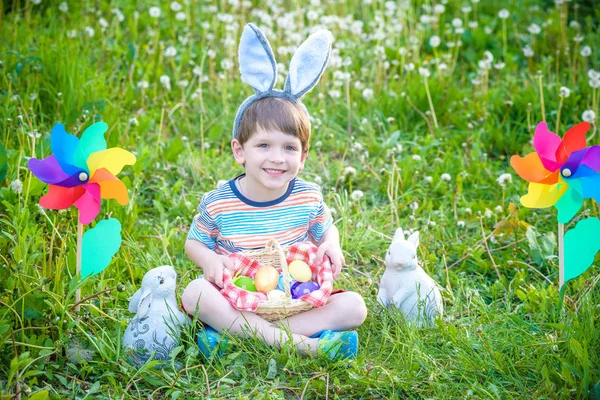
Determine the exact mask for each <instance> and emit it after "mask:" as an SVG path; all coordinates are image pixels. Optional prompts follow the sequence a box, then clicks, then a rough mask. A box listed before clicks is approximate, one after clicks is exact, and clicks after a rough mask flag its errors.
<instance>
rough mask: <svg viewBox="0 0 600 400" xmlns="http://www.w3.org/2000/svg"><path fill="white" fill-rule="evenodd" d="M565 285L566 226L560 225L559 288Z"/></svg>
mask: <svg viewBox="0 0 600 400" xmlns="http://www.w3.org/2000/svg"><path fill="white" fill-rule="evenodd" d="M564 284H565V225H564V224H563V223H561V222H559V223H558V287H559V289H562V287H563V285H564Z"/></svg>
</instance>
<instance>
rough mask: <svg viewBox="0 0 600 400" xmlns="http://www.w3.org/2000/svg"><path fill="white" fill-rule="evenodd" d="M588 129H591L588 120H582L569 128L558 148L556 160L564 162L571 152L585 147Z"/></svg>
mask: <svg viewBox="0 0 600 400" xmlns="http://www.w3.org/2000/svg"><path fill="white" fill-rule="evenodd" d="M588 130H590V124H588V123H587V122H581V123H579V124H577V125H575V126H574V127H572V128H571V129H569V130H568V131H567V133H565V136H564V137H563V140H562V142H561V143H560V145H559V146H558V149H557V150H556V160H558V162H561V163H564V162H565V161H567V159H568V158H569V156H570V155H571V153H573V152H575V151H578V150H581V149H584V148H585V146H586V140H585V134H586V133H587V131H588Z"/></svg>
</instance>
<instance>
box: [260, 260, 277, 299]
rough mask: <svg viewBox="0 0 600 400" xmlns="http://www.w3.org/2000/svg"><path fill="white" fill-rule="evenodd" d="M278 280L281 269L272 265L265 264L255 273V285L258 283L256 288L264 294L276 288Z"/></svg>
mask: <svg viewBox="0 0 600 400" xmlns="http://www.w3.org/2000/svg"><path fill="white" fill-rule="evenodd" d="M278 280H279V271H277V270H276V269H275V267H272V266H270V265H263V266H262V267H260V268H259V269H258V271H256V274H255V275H254V285H256V290H258V291H259V292H261V293H264V294H267V293H268V292H270V291H271V290H273V289H275V288H276V287H277V281H278Z"/></svg>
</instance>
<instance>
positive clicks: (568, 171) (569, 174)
mask: <svg viewBox="0 0 600 400" xmlns="http://www.w3.org/2000/svg"><path fill="white" fill-rule="evenodd" d="M562 176H564V177H565V178H568V177H570V176H571V170H570V169H569V168H565V169H563V170H562Z"/></svg>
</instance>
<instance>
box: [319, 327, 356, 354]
mask: <svg viewBox="0 0 600 400" xmlns="http://www.w3.org/2000/svg"><path fill="white" fill-rule="evenodd" d="M313 337H315V335H313ZM317 337H318V338H319V341H318V344H317V354H318V355H325V356H326V357H327V358H329V359H330V360H332V361H339V360H348V361H350V360H354V359H355V358H356V355H357V354H358V333H356V331H342V332H334V331H329V330H325V331H323V332H320V333H319V334H318V336H317Z"/></svg>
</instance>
